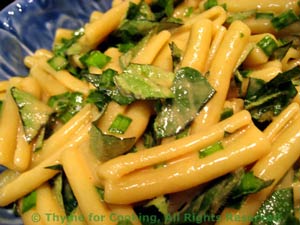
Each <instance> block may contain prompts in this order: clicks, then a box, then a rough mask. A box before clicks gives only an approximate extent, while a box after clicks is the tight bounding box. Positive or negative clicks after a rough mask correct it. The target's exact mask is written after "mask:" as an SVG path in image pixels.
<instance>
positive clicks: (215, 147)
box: [199, 141, 224, 158]
mask: <svg viewBox="0 0 300 225" xmlns="http://www.w3.org/2000/svg"><path fill="white" fill-rule="evenodd" d="M222 149H224V147H223V145H222V143H221V142H219V141H218V142H216V143H214V144H212V145H209V146H207V147H206V148H204V149H201V150H200V151H199V157H200V158H204V157H206V156H208V155H211V154H213V153H215V152H218V151H220V150H222Z"/></svg>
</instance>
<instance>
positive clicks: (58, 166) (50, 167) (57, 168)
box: [45, 164, 63, 171]
mask: <svg viewBox="0 0 300 225" xmlns="http://www.w3.org/2000/svg"><path fill="white" fill-rule="evenodd" d="M45 169H50V170H60V171H61V170H62V169H63V167H62V165H61V164H55V165H52V166H47V167H45Z"/></svg>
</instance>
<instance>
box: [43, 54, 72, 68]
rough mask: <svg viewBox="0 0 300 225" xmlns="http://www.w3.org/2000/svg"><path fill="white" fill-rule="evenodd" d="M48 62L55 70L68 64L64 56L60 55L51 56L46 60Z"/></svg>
mask: <svg viewBox="0 0 300 225" xmlns="http://www.w3.org/2000/svg"><path fill="white" fill-rule="evenodd" d="M48 63H49V65H50V66H51V67H52V68H53V69H55V70H56V71H59V70H63V69H65V68H67V66H68V65H69V62H68V60H67V59H66V57H64V56H61V55H56V56H53V57H52V58H50V59H49V60H48Z"/></svg>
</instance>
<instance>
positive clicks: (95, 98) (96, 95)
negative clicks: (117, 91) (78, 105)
mask: <svg viewBox="0 0 300 225" xmlns="http://www.w3.org/2000/svg"><path fill="white" fill-rule="evenodd" d="M85 102H86V103H91V104H94V105H96V106H97V108H98V110H99V111H100V112H104V110H105V109H106V106H107V104H108V102H110V99H109V98H108V96H107V95H106V94H105V93H103V92H102V91H98V90H92V91H91V92H90V93H89V95H88V96H87V98H86V99H85Z"/></svg>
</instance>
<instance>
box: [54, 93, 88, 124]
mask: <svg viewBox="0 0 300 225" xmlns="http://www.w3.org/2000/svg"><path fill="white" fill-rule="evenodd" d="M48 105H49V106H50V107H51V108H53V109H54V111H55V116H56V118H58V119H59V120H60V121H61V122H63V123H66V122H68V121H69V120H70V119H71V118H72V117H73V116H74V115H75V114H76V113H77V112H79V111H80V110H81V109H82V107H83V106H84V97H83V94H82V93H79V92H66V93H63V94H59V95H53V96H51V97H50V98H49V100H48Z"/></svg>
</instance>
